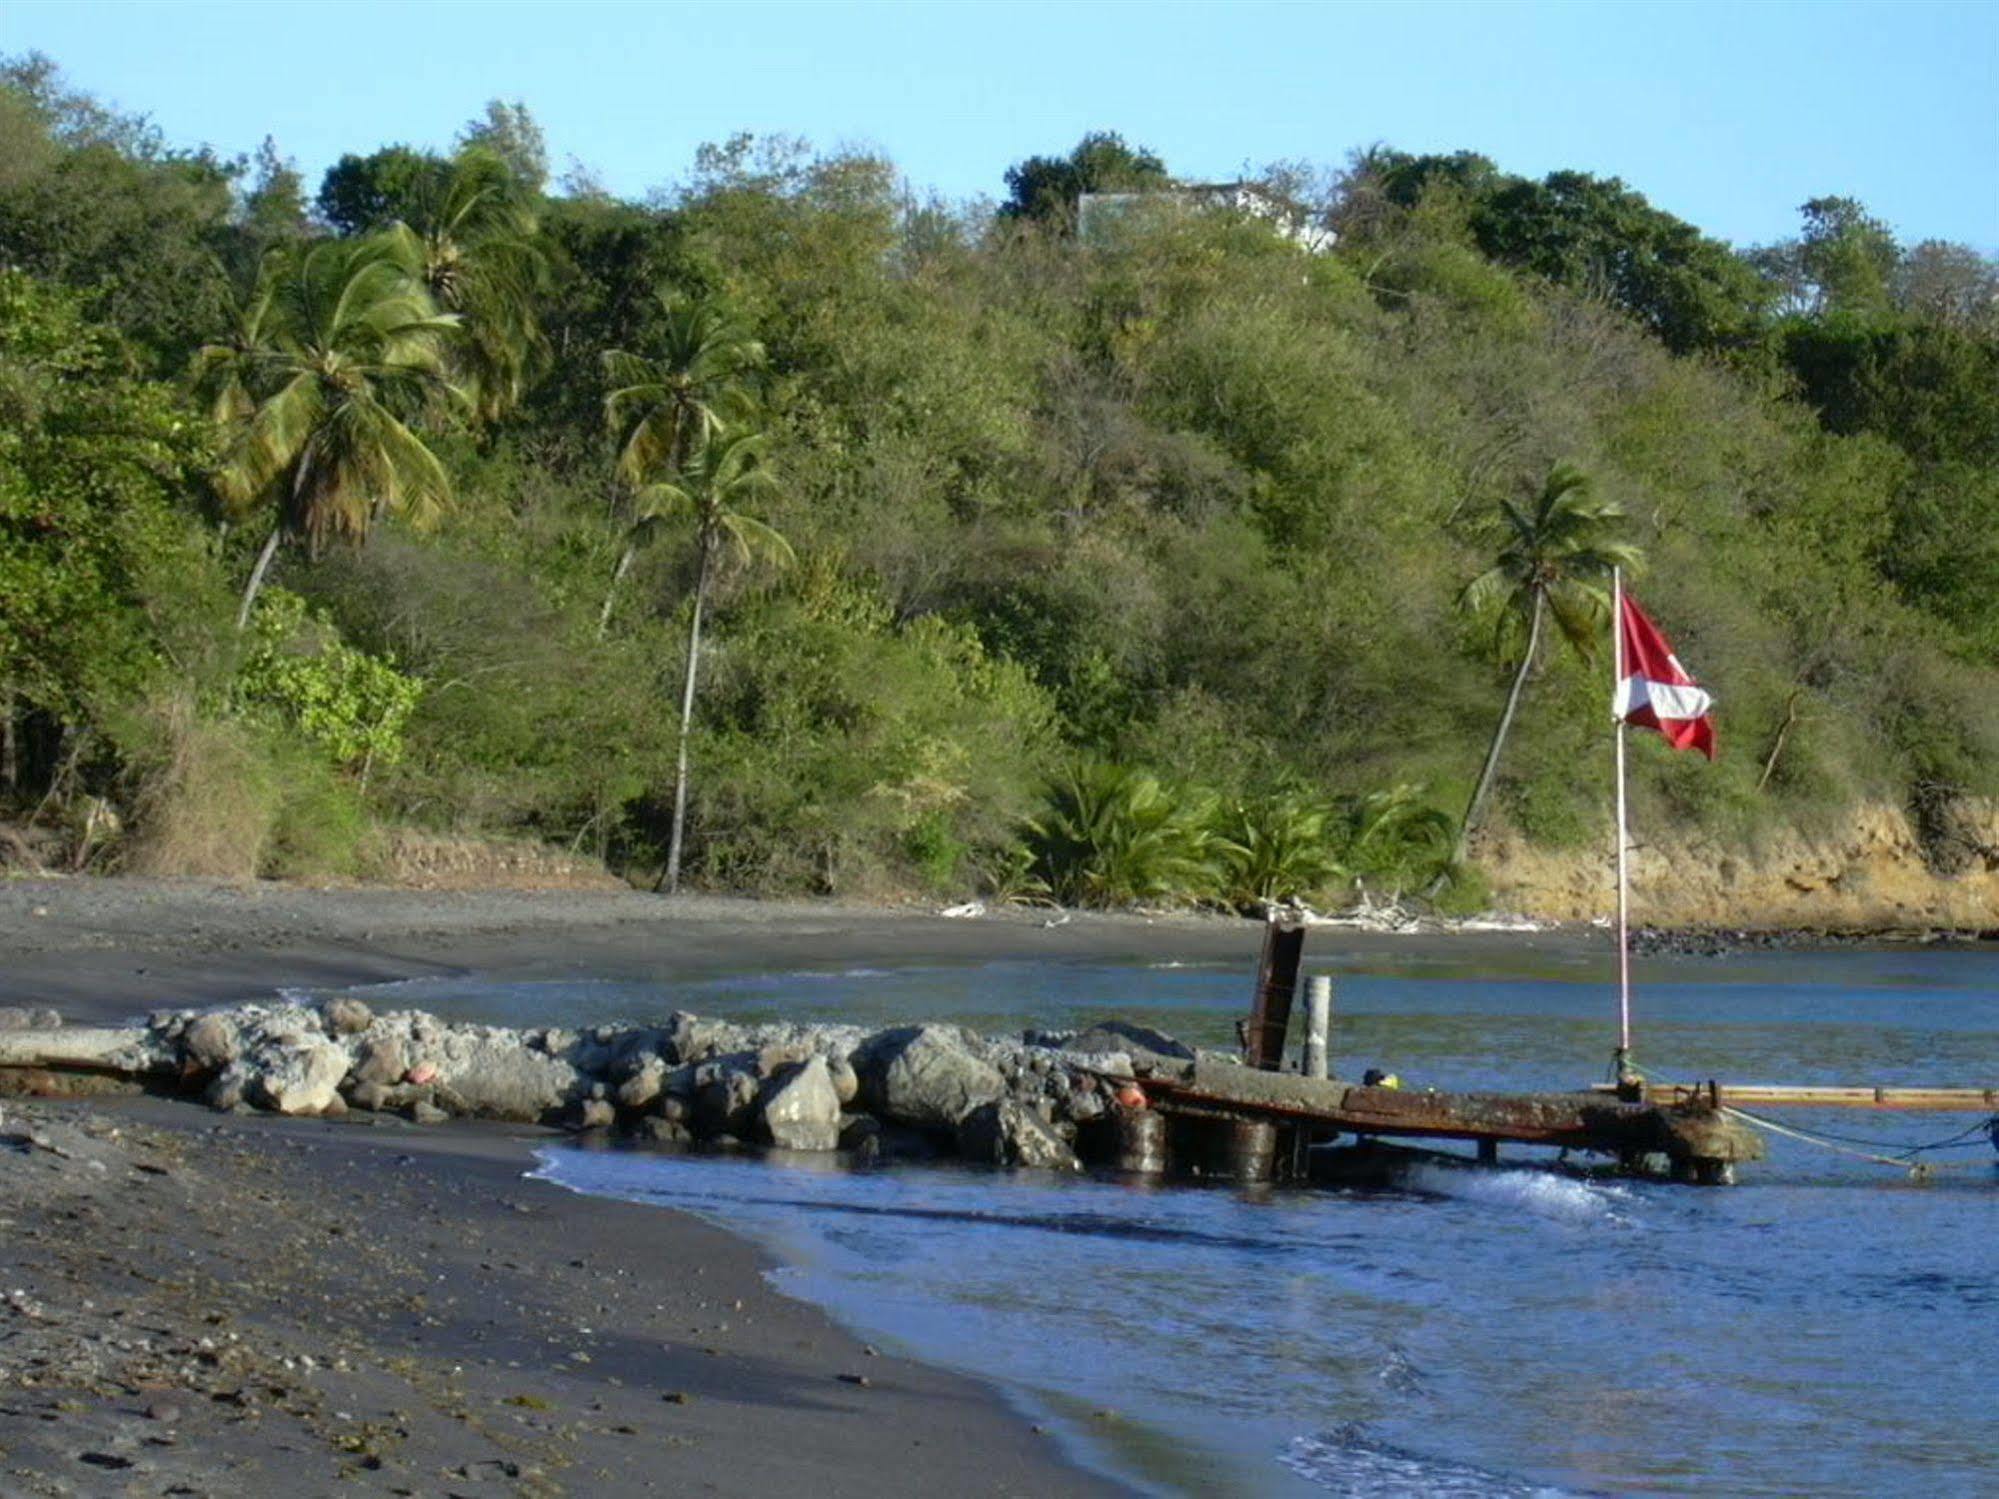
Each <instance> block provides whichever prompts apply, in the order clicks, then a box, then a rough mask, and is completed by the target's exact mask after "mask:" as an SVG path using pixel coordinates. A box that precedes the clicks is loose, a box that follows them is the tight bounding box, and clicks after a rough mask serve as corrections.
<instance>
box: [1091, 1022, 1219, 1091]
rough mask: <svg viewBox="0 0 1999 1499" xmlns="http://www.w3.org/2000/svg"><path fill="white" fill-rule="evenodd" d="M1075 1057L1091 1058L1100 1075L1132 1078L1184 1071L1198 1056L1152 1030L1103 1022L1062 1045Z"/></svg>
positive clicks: (1166, 1036)
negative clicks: (1133, 1073) (1105, 1073)
mask: <svg viewBox="0 0 1999 1499" xmlns="http://www.w3.org/2000/svg"><path fill="white" fill-rule="evenodd" d="M1061 1049H1062V1050H1063V1051H1065V1052H1067V1053H1069V1054H1070V1055H1071V1056H1077V1057H1088V1058H1090V1059H1091V1061H1092V1065H1094V1066H1095V1067H1096V1068H1097V1069H1098V1070H1099V1071H1102V1072H1116V1073H1118V1074H1119V1075H1120V1076H1126V1077H1128V1076H1130V1075H1131V1073H1132V1071H1133V1069H1134V1068H1136V1069H1137V1071H1139V1072H1141V1073H1145V1074H1151V1073H1155V1072H1158V1073H1166V1074H1171V1073H1175V1072H1180V1071H1184V1070H1185V1069H1186V1068H1187V1067H1188V1066H1189V1065H1190V1064H1191V1063H1192V1062H1193V1060H1194V1053H1193V1052H1192V1051H1191V1050H1189V1049H1188V1048H1187V1047H1186V1046H1185V1045H1183V1044H1182V1043H1181V1042H1179V1041H1176V1040H1174V1039H1173V1038H1172V1037H1171V1036H1168V1035H1166V1034H1164V1033H1163V1032H1160V1031H1155V1030H1153V1029H1151V1028H1150V1027H1148V1026H1143V1025H1133V1024H1132V1023H1131V1022H1129V1021H1126V1020H1103V1021H1099V1022H1098V1023H1097V1024H1095V1025H1093V1026H1091V1027H1090V1028H1089V1029H1088V1030H1086V1031H1081V1032H1078V1033H1077V1034H1076V1035H1073V1036H1069V1037H1067V1038H1065V1039H1064V1040H1063V1041H1062V1042H1061Z"/></svg>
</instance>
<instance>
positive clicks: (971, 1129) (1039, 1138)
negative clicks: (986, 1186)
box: [958, 1098, 1082, 1171]
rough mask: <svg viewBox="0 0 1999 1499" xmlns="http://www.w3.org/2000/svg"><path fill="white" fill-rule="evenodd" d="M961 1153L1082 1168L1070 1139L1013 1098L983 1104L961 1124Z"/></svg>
mask: <svg viewBox="0 0 1999 1499" xmlns="http://www.w3.org/2000/svg"><path fill="white" fill-rule="evenodd" d="M958 1153H959V1154H960V1155H962V1156H963V1157H964V1158H965V1159H966V1160H968V1161H983V1162H985V1163H986V1164H987V1165H989V1166H1026V1167H1030V1168H1032V1169H1034V1170H1039V1171H1079V1170H1081V1169H1082V1162H1081V1161H1079V1160H1077V1159H1076V1152H1075V1151H1073V1150H1071V1149H1070V1148H1069V1142H1068V1141H1066V1140H1064V1139H1063V1138H1062V1137H1061V1136H1060V1135H1059V1134H1057V1133H1056V1132H1055V1130H1054V1128H1053V1127H1052V1126H1051V1125H1050V1124H1049V1123H1048V1122H1047V1121H1046V1120H1044V1119H1043V1118H1042V1117H1041V1116H1040V1115H1039V1114H1037V1113H1035V1112H1034V1110H1033V1109H1031V1108H1029V1107H1027V1106H1026V1105H1024V1104H1022V1103H1019V1102H1018V1101H1016V1100H1014V1099H1011V1098H1002V1099H999V1100H997V1101H996V1102H993V1103H988V1104H981V1105H980V1106H979V1107H978V1108H976V1109H974V1110H972V1112H971V1113H969V1114H967V1115H966V1116H965V1118H964V1121H963V1122H962V1123H960V1124H959V1126H958Z"/></svg>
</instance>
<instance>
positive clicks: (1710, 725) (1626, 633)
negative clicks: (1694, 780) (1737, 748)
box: [1611, 593, 1714, 760]
mask: <svg viewBox="0 0 1999 1499" xmlns="http://www.w3.org/2000/svg"><path fill="white" fill-rule="evenodd" d="M1618 629H1619V630H1620V631H1621V632H1622V633H1621V634H1620V635H1619V637H1618V669H1619V678H1618V683H1617V697H1616V700H1615V701H1614V702H1613V703H1612V705H1611V711H1612V712H1613V713H1615V714H1616V715H1617V717H1619V718H1620V719H1622V720H1623V721H1624V722H1625V723H1635V724H1637V725H1638V726H1639V727H1640V728H1646V729H1657V730H1658V731H1659V732H1660V733H1661V734H1663V735H1665V736H1666V742H1667V743H1668V744H1670V745H1672V747H1673V748H1674V749H1697V750H1699V751H1700V752H1701V753H1702V754H1704V755H1706V756H1707V757H1708V758H1709V759H1710V760H1712V759H1713V758H1714V718H1713V716H1712V715H1713V709H1714V699H1713V698H1711V697H1709V696H1708V695H1707V694H1706V693H1705V692H1703V691H1702V690H1701V689H1700V688H1699V686H1697V685H1696V684H1695V682H1694V679H1693V678H1692V677H1690V676H1688V675H1687V669H1686V668H1685V667H1684V666H1682V665H1680V658H1679V657H1678V656H1675V655H1674V654H1673V648H1672V647H1671V646H1669V645H1667V644H1666V637H1665V636H1663V635H1661V634H1660V633H1659V627H1658V626H1657V625H1655V624H1653V623H1652V621H1651V620H1649V619H1647V618H1646V617H1645V611H1644V610H1643V609H1640V608H1639V607H1638V600H1636V599H1634V598H1633V597H1632V596H1631V595H1630V594H1628V593H1627V594H1624V595H1623V618H1622V619H1620V620H1619V621H1618Z"/></svg>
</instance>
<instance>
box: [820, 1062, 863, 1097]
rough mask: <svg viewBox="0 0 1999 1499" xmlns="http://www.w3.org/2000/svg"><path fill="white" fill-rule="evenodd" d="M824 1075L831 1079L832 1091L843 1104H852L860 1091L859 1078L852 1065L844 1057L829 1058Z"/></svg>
mask: <svg viewBox="0 0 1999 1499" xmlns="http://www.w3.org/2000/svg"><path fill="white" fill-rule="evenodd" d="M826 1075H827V1076H828V1077H829V1078H831V1079H832V1082H833V1091H834V1092H835V1093H837V1094H838V1095H839V1097H840V1102H841V1103H843V1104H848V1103H852V1102H853V1101H854V1099H855V1098H856V1097H858V1096H859V1094H860V1091H861V1080H860V1077H859V1076H858V1075H857V1074H856V1073H855V1071H854V1064H853V1063H852V1062H850V1061H849V1060H847V1058H845V1057H829V1058H828V1059H827V1061H826Z"/></svg>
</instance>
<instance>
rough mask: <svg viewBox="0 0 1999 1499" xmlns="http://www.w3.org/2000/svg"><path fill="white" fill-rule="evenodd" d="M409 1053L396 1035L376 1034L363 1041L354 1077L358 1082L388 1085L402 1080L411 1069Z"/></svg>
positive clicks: (355, 1065) (355, 1064)
mask: <svg viewBox="0 0 1999 1499" xmlns="http://www.w3.org/2000/svg"><path fill="white" fill-rule="evenodd" d="M409 1065H410V1063H409V1053H408V1052H407V1051H405V1050H404V1049H403V1043H402V1042H400V1041H398V1040H397V1039H396V1038H395V1037H394V1036H376V1037H371V1038H370V1039H369V1040H366V1041H363V1042H362V1043H361V1051H360V1054H359V1057H358V1059H357V1060H356V1061H355V1063H354V1077H355V1080H356V1081H357V1082H363V1083H381V1084H383V1085H384V1086H387V1085H389V1084H392V1083H399V1082H401V1081H402V1078H403V1074H404V1073H405V1072H407V1071H409Z"/></svg>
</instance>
